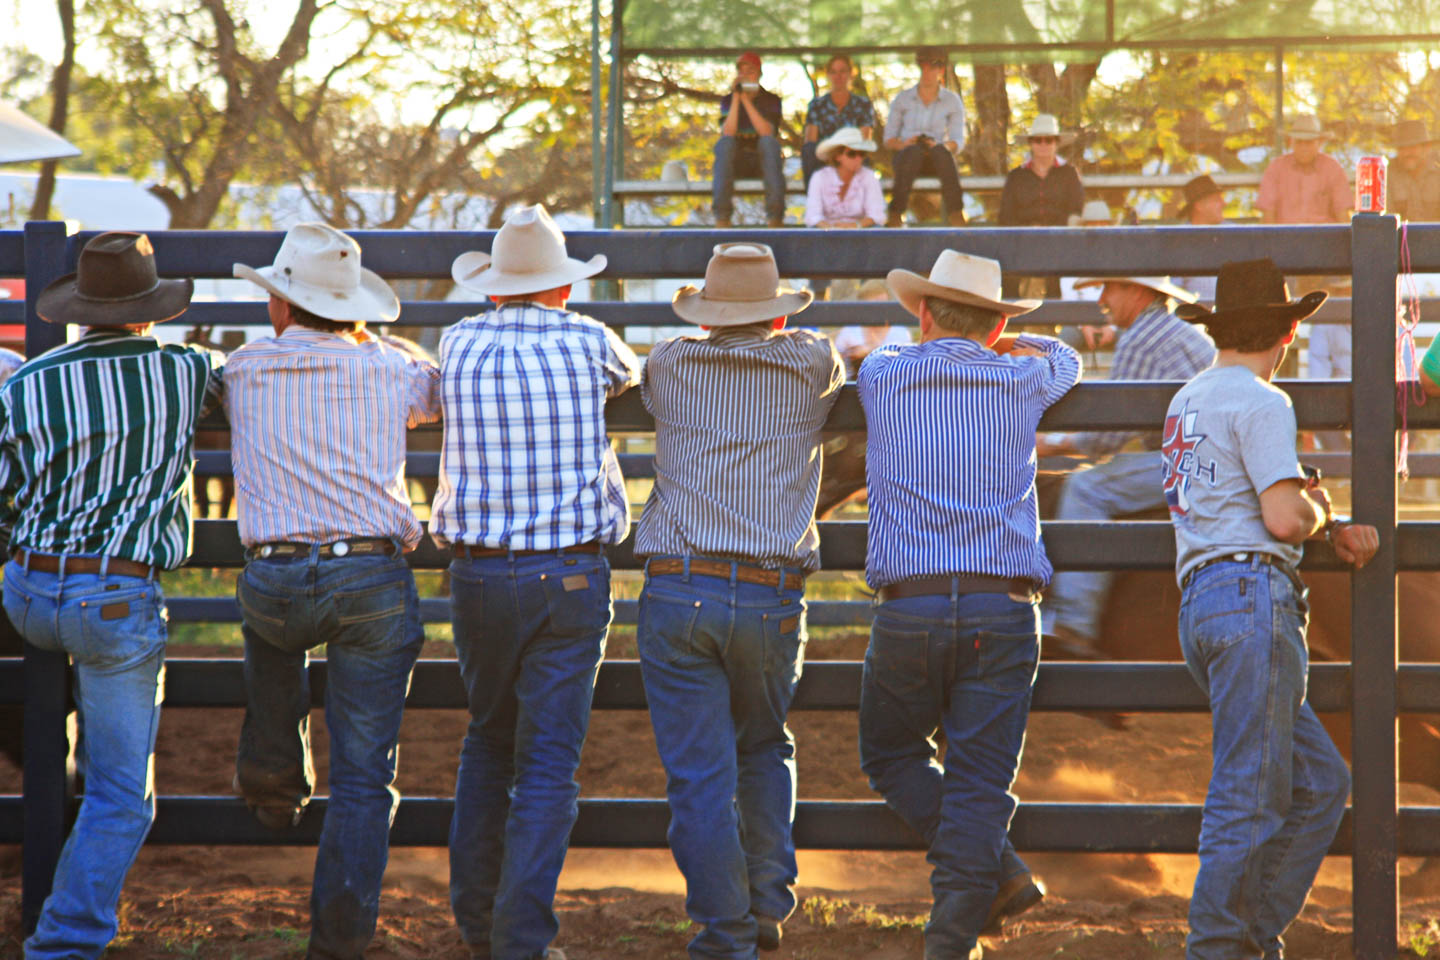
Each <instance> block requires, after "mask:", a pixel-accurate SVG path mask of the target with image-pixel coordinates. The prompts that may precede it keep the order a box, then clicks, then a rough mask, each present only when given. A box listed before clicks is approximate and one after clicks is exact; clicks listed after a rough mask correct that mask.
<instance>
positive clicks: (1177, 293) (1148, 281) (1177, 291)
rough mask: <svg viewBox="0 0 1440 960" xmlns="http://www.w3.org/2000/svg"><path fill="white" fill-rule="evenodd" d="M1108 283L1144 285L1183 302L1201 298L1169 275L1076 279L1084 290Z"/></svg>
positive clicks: (1077, 285) (1078, 286) (1148, 288)
mask: <svg viewBox="0 0 1440 960" xmlns="http://www.w3.org/2000/svg"><path fill="white" fill-rule="evenodd" d="M1107 283H1129V284H1133V285H1134V286H1137V287H1144V288H1145V289H1146V290H1153V291H1155V292H1156V293H1159V294H1162V295H1164V296H1167V297H1169V298H1170V299H1172V300H1179V301H1180V302H1181V303H1194V302H1195V301H1196V300H1197V299H1199V298H1198V297H1196V296H1195V294H1193V293H1191V292H1190V291H1189V290H1186V289H1185V288H1184V287H1177V286H1175V284H1173V283H1171V282H1170V278H1169V277H1082V278H1081V279H1079V280H1076V281H1075V289H1076V290H1083V289H1084V288H1085V287H1099V286H1102V285H1104V284H1107Z"/></svg>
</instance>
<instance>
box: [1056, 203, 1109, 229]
mask: <svg viewBox="0 0 1440 960" xmlns="http://www.w3.org/2000/svg"><path fill="white" fill-rule="evenodd" d="M1065 222H1066V223H1067V224H1068V225H1069V226H1072V227H1113V226H1115V217H1114V215H1113V214H1111V213H1110V206H1109V205H1108V204H1107V203H1106V202H1105V201H1104V200H1086V201H1085V206H1084V207H1082V208H1081V209H1080V212H1079V213H1072V214H1070V216H1069V217H1067V218H1066V221H1065Z"/></svg>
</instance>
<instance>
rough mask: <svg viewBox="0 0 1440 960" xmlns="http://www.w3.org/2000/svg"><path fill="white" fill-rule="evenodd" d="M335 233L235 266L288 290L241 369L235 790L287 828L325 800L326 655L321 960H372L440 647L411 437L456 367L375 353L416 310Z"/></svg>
mask: <svg viewBox="0 0 1440 960" xmlns="http://www.w3.org/2000/svg"><path fill="white" fill-rule="evenodd" d="M360 256H361V251H360V246H359V245H358V244H357V243H356V242H355V241H354V240H353V239H351V238H350V237H349V236H347V235H346V234H344V233H341V232H340V231H339V230H336V229H334V228H333V227H330V226H327V225H325V224H323V223H302V224H299V225H297V226H295V227H292V228H291V229H290V231H289V232H288V233H286V235H285V240H284V242H283V243H282V244H281V245H280V250H279V252H278V253H277V254H276V255H275V263H274V264H273V265H272V266H268V267H260V268H259V269H255V268H252V267H248V266H245V265H244V264H238V263H237V264H236V265H235V271H234V272H235V276H237V277H239V278H241V279H245V280H250V281H251V282H253V283H255V284H256V285H258V286H259V287H261V288H262V289H263V290H265V291H266V292H267V293H269V294H270V303H269V308H268V309H269V315H270V325H271V327H272V328H273V329H274V331H275V335H274V336H273V337H263V338H260V339H257V340H252V341H250V342H249V343H247V344H245V345H244V346H243V347H241V348H240V349H239V350H236V351H235V353H233V354H232V355H231V357H230V360H229V362H228V363H227V364H226V367H225V413H226V417H227V419H228V420H229V423H230V437H231V441H230V442H231V452H232V457H233V460H234V464H235V490H236V506H237V509H238V511H239V520H240V524H239V525H240V542H241V543H242V544H244V546H245V561H246V562H245V569H244V571H243V572H242V573H241V574H240V578H239V581H238V582H237V584H236V595H237V597H238V598H239V600H240V616H241V631H242V633H243V634H244V636H245V694H246V704H245V722H244V725H243V726H242V728H241V731H240V747H239V752H238V755H237V757H236V760H235V783H236V785H237V786H238V787H239V789H240V792H241V793H242V794H243V795H244V797H245V802H246V804H247V805H249V806H250V808H251V810H252V811H253V812H254V814H255V816H256V819H258V820H259V821H260V822H261V823H263V824H265V825H266V826H268V827H271V828H274V829H285V828H287V827H289V826H291V825H293V824H295V823H298V822H299V820H300V818H301V817H302V816H303V815H304V811H305V808H306V806H307V805H308V804H309V802H310V797H311V794H312V793H313V792H314V789H315V767H314V763H313V761H312V759H311V751H310V719H309V718H310V683H309V680H308V676H307V671H306V667H307V664H308V661H309V651H310V650H312V649H314V648H315V647H317V646H319V645H320V644H325V645H326V647H325V657H326V662H327V664H328V666H329V672H328V678H329V679H328V682H327V688H326V691H325V726H326V729H327V730H328V731H329V734H330V776H329V781H330V805H329V808H328V809H327V810H326V812H325V821H324V825H323V826H322V827H321V830H320V843H319V849H318V850H317V851H316V854H315V877H314V884H313V886H312V888H311V893H310V948H309V955H310V956H314V957H337V958H338V957H348V958H355V960H359V957H360V955H361V954H362V953H364V952H365V947H366V945H367V944H369V943H370V941H371V939H372V938H373V937H374V935H375V921H376V918H377V916H378V915H379V909H380V881H381V878H382V877H383V876H384V873H385V862H386V859H387V858H388V855H389V837H390V822H391V819H392V818H393V817H394V815H395V810H396V809H397V807H398V805H399V802H400V795H399V794H398V793H397V792H396V790H395V787H394V783H395V770H396V760H397V757H398V749H397V744H398V742H399V739H400V718H401V715H402V713H403V712H404V709H405V695H406V693H407V692H408V690H409V689H410V673H411V670H412V669H413V668H414V666H415V659H416V658H417V657H418V656H419V655H420V647H421V645H422V644H423V643H424V642H425V632H424V630H423V628H422V627H421V625H420V600H419V597H418V595H417V594H416V592H415V576H414V574H413V573H411V572H410V567H409V565H408V564H407V563H406V562H405V558H404V554H406V553H408V552H410V551H411V550H414V549H415V547H416V546H417V545H418V544H419V542H420V537H421V535H422V534H423V533H424V530H423V528H422V527H421V526H420V521H419V520H418V519H416V517H415V512H414V510H412V509H411V506H410V497H409V494H408V492H407V491H406V488H405V432H406V428H407V427H412V426H415V425H417V424H420V423H426V422H429V421H433V420H437V419H439V417H440V393H439V383H440V369H439V367H437V366H436V365H435V363H434V362H433V361H432V360H430V359H429V358H428V357H424V356H423V355H421V354H420V353H419V348H418V347H415V346H414V345H413V344H408V343H406V342H404V341H398V340H395V339H393V338H391V337H376V336H375V335H373V334H371V333H370V332H369V331H368V330H367V329H366V324H369V323H393V322H394V321H395V318H396V317H397V316H399V314H400V300H399V298H397V297H396V296H395V293H394V292H393V291H392V290H391V289H390V287H389V286H388V285H386V283H385V281H384V280H381V279H380V277H379V276H378V275H376V274H375V273H374V272H372V271H370V270H367V269H365V268H364V267H362V266H361V265H360Z"/></svg>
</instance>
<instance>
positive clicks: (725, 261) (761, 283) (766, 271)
mask: <svg viewBox="0 0 1440 960" xmlns="http://www.w3.org/2000/svg"><path fill="white" fill-rule="evenodd" d="M814 296H815V295H814V294H812V293H811V292H810V291H809V290H790V289H788V288H786V287H782V286H780V270H779V268H778V267H776V266H775V254H774V252H773V251H772V250H771V249H770V248H769V247H767V246H766V245H765V244H763V243H720V244H716V245H715V253H714V254H713V255H712V256H711V257H710V262H709V263H708V264H706V266H705V286H704V287H700V288H696V287H695V286H693V285H689V286H684V287H681V288H680V289H679V290H677V291H675V298H674V300H672V301H671V304H670V306H671V309H673V310H674V311H675V315H676V316H677V317H679V318H680V319H682V320H689V321H690V322H691V323H698V324H700V325H702V326H706V327H738V326H741V325H742V324H746V323H759V322H761V321H762V320H773V319H775V318H776V317H788V316H790V315H791V314H795V313H799V312H800V311H801V310H804V309H805V308H806V307H808V306H810V301H811V300H812V299H814Z"/></svg>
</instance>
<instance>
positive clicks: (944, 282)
mask: <svg viewBox="0 0 1440 960" xmlns="http://www.w3.org/2000/svg"><path fill="white" fill-rule="evenodd" d="M885 282H886V283H888V284H889V285H890V290H891V291H892V292H893V293H894V294H895V299H897V300H899V301H900V303H901V304H902V305H903V306H904V307H905V309H906V310H909V311H910V312H911V313H913V314H914V315H915V316H917V317H918V316H919V315H920V301H921V300H922V299H924V298H925V297H939V298H940V299H942V300H952V301H954V302H955V303H963V304H967V305H969V306H972V307H981V308H983V309H985V310H994V311H995V312H996V313H1001V314H1004V315H1005V316H1007V317H1018V316H1019V315H1020V314H1022V313H1029V312H1030V311H1031V310H1034V309H1035V308H1036V307H1038V306H1040V304H1041V303H1042V301H1040V300H1015V301H1013V302H1012V301H1009V300H1001V299H1000V261H998V260H991V259H990V258H988V257H975V256H971V255H970V254H968V253H960V252H959V251H958V250H941V251H940V256H938V257H936V258H935V266H933V267H931V268H930V276H928V277H922V276H920V274H918V273H913V272H911V271H909V270H899V269H896V270H891V271H890V272H889V273H888V274H886V275H885Z"/></svg>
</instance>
